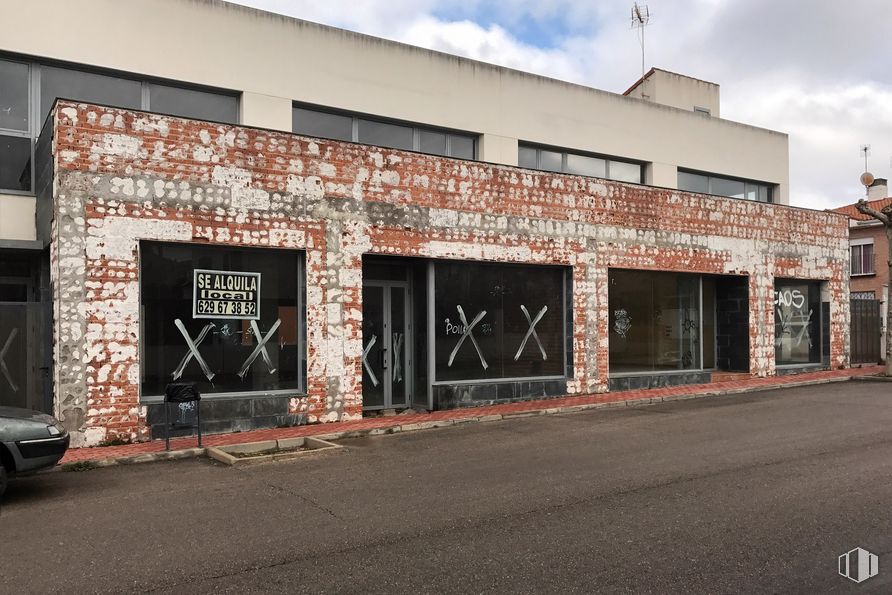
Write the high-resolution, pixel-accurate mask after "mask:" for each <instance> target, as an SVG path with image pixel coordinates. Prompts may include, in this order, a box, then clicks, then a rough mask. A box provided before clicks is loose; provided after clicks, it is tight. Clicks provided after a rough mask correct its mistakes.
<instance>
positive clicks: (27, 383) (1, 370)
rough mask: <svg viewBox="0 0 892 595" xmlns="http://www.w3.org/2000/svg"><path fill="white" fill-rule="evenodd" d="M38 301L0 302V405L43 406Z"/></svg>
mask: <svg viewBox="0 0 892 595" xmlns="http://www.w3.org/2000/svg"><path fill="white" fill-rule="evenodd" d="M40 306H41V305H40V303H39V302H20V303H15V302H0V405H6V406H11V407H23V408H25V409H37V410H43V409H44V408H45V404H44V395H43V382H42V380H43V377H42V371H41V362H40V354H41V350H40V328H41V315H42V312H41V308H40Z"/></svg>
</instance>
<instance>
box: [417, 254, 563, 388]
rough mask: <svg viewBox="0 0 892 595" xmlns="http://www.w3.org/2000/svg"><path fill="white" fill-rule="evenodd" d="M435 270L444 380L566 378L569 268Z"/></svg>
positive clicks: (460, 266) (457, 266) (439, 368)
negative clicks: (566, 278) (566, 298)
mask: <svg viewBox="0 0 892 595" xmlns="http://www.w3.org/2000/svg"><path fill="white" fill-rule="evenodd" d="M435 266H436V272H435V279H434V282H435V286H434V302H435V305H434V312H435V315H434V337H435V339H434V340H435V346H436V379H437V381H457V380H483V379H498V378H528V377H538V376H563V375H564V373H565V372H564V330H565V329H564V324H565V323H564V320H565V313H564V275H565V270H564V269H562V268H559V267H547V266H520V265H498V264H478V263H466V262H456V263H443V262H438V263H436V265H435Z"/></svg>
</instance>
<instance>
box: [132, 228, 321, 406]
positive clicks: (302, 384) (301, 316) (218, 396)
mask: <svg viewBox="0 0 892 595" xmlns="http://www.w3.org/2000/svg"><path fill="white" fill-rule="evenodd" d="M147 244H157V245H174V244H178V245H179V244H182V245H185V246H193V245H195V242H171V241H166V240H139V242H138V243H137V253H138V259H137V260H138V267H139V268H138V277H139V278H138V290H137V293H138V300H139V307H140V316H139V346H138V349H137V357H138V358H139V369H140V377H139V382H138V383H137V399H138V402H139V405H153V404H157V403H163V402H164V395H163V394H161V395H155V394H146V393H145V392H144V391H143V383H144V379H145V370H146V358H145V352H144V349H145V346H146V345H145V341H144V337H145V324H146V321H145V320H144V318H145V317H144V316H143V315H142V310H143V308H144V305H143V301H142V300H143V295H144V294H143V275H142V266H143V264H142V263H143V262H144V261H143V256H142V253H143V250H144V248H145V246H146V245H147ZM200 246H202V247H209V248H216V249H218V250H224V251H225V250H243V249H247V250H258V251H259V250H282V251H288V252H296V253H297V254H298V261H297V262H298V265H297V269H298V270H297V271H296V275H295V278H296V279H297V299H296V302H297V312H298V319H297V341H298V347H297V358H298V362H297V363H298V366H297V370H298V378H297V388H293V389H290V388H285V389H277V390H267V391H263V390H260V391H228V392H203V393H202V395H201V398H202V399H203V400H207V401H211V400H225V399H246V398H258V399H262V398H267V397H282V396H297V397H305V396H306V395H307V394H308V388H309V382H310V379H309V361H308V356H309V349H308V343H307V336H308V330H307V251H306V250H304V249H301V248H277V247H264V246H248V245H243V244H216V243H212V244H200Z"/></svg>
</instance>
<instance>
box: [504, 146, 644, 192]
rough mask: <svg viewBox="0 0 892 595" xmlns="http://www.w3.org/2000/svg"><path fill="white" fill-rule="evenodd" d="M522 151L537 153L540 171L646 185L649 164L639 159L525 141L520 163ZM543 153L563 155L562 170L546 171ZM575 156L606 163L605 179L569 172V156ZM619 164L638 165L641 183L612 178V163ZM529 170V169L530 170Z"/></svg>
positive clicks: (518, 147) (518, 148) (519, 147)
mask: <svg viewBox="0 0 892 595" xmlns="http://www.w3.org/2000/svg"><path fill="white" fill-rule="evenodd" d="M521 149H530V150H534V151H535V152H536V167H534V168H532V169H535V170H538V171H547V172H551V173H559V174H565V175H568V176H582V177H584V178H595V179H600V180H612V181H614V182H620V183H623V184H644V180H645V168H646V167H647V163H646V162H644V161H638V160H637V159H627V158H625V157H617V156H616V155H607V154H605V153H592V152H590V151H574V150H571V149H566V148H563V147H553V146H550V145H540V144H537V143H528V142H524V141H518V143H517V151H518V162H519V156H520V150H521ZM542 151H548V152H553V153H560V154H561V170H560V171H555V170H552V169H545V168H543V167H542ZM569 155H573V156H576V157H591V158H594V159H601V160H602V161H604V177H600V176H590V175H587V174H577V173H574V172H571V171H569V170H568V165H567V161H568V156H569ZM611 162H617V163H622V164H626V165H637V166H638V168H639V171H640V174H639V181H638V182H627V181H625V180H620V179H617V178H611V177H610V163H611ZM518 167H526V166H523V165H518ZM528 169H529V168H528Z"/></svg>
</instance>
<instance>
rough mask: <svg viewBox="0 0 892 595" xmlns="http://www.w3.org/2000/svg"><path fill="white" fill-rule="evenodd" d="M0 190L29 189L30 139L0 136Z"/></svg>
mask: <svg viewBox="0 0 892 595" xmlns="http://www.w3.org/2000/svg"><path fill="white" fill-rule="evenodd" d="M0 189H2V190H22V191H27V190H30V189H31V139H30V138H28V137H25V136H5V135H2V134H0Z"/></svg>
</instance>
